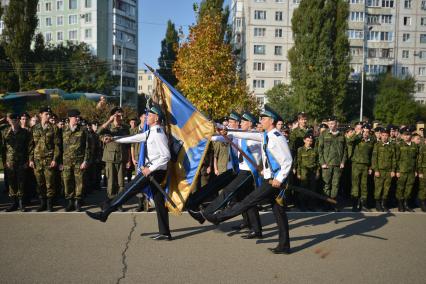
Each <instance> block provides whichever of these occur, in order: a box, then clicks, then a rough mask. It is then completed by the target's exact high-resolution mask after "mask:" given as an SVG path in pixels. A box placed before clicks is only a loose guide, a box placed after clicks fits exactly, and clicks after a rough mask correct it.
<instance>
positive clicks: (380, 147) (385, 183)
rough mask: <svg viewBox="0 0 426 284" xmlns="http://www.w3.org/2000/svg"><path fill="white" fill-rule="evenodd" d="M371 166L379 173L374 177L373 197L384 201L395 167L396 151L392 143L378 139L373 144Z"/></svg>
mask: <svg viewBox="0 0 426 284" xmlns="http://www.w3.org/2000/svg"><path fill="white" fill-rule="evenodd" d="M371 168H372V169H373V170H374V171H375V172H379V173H380V176H379V177H376V176H375V177H374V186H375V190H374V199H375V200H380V199H381V200H383V203H384V201H385V200H386V199H387V198H388V194H389V189H390V187H391V184H392V177H391V172H395V168H396V152H395V145H394V144H393V143H391V142H388V143H383V142H382V141H379V142H378V143H376V145H374V149H373V155H372V158H371Z"/></svg>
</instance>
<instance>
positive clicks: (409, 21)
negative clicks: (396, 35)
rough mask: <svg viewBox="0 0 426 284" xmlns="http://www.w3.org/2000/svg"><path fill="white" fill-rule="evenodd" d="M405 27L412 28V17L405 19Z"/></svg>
mask: <svg viewBox="0 0 426 284" xmlns="http://www.w3.org/2000/svg"><path fill="white" fill-rule="evenodd" d="M404 26H411V17H404Z"/></svg>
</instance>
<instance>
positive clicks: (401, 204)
mask: <svg viewBox="0 0 426 284" xmlns="http://www.w3.org/2000/svg"><path fill="white" fill-rule="evenodd" d="M398 211H399V212H405V207H404V201H403V200H398Z"/></svg>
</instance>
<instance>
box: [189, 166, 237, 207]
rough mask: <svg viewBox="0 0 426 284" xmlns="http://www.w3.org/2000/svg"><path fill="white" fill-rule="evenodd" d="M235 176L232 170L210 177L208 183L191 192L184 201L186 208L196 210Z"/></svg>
mask: <svg viewBox="0 0 426 284" xmlns="http://www.w3.org/2000/svg"><path fill="white" fill-rule="evenodd" d="M234 178H235V173H234V171H232V170H227V171H226V172H224V173H222V174H220V175H218V176H217V177H215V178H213V179H211V180H210V181H209V183H208V184H206V185H205V186H203V187H202V188H200V189H199V190H197V191H196V192H194V193H193V194H191V195H190V196H189V198H188V200H187V202H186V208H187V209H191V210H198V207H199V206H200V204H201V203H203V202H204V201H205V200H206V199H207V198H209V197H210V196H212V195H214V194H217V193H218V192H219V190H221V189H222V188H224V187H225V186H227V185H228V184H229V183H230V182H231V181H232V180H233V179H234Z"/></svg>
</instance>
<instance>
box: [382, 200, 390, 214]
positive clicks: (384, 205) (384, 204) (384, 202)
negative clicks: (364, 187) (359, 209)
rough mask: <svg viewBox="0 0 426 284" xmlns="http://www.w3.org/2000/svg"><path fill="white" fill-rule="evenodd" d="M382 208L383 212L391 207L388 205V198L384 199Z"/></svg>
mask: <svg viewBox="0 0 426 284" xmlns="http://www.w3.org/2000/svg"><path fill="white" fill-rule="evenodd" d="M382 210H383V212H388V211H389V208H388V207H387V206H386V199H382Z"/></svg>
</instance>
